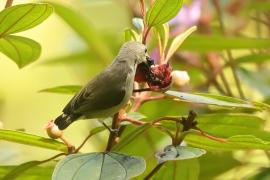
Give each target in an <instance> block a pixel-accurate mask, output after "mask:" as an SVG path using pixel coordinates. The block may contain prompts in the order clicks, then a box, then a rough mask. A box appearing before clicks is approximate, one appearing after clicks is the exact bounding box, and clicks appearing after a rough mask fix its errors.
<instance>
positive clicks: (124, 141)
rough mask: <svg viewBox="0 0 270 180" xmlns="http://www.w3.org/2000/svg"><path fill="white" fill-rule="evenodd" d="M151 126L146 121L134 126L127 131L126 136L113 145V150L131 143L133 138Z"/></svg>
mask: <svg viewBox="0 0 270 180" xmlns="http://www.w3.org/2000/svg"><path fill="white" fill-rule="evenodd" d="M150 127H151V124H149V123H147V124H144V125H142V126H140V127H138V128H135V129H134V130H133V131H131V132H129V133H128V134H127V135H126V136H124V137H122V138H121V141H120V142H119V143H118V144H116V145H115V146H113V148H112V150H113V151H119V150H121V149H122V148H124V147H125V146H127V145H128V144H129V143H131V142H132V141H133V140H135V139H136V138H138V137H139V136H140V135H141V134H143V133H144V132H145V131H147V130H148V129H149V128H150Z"/></svg>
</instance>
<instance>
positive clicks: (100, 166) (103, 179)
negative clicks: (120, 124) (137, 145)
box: [52, 152, 146, 180]
mask: <svg viewBox="0 0 270 180" xmlns="http://www.w3.org/2000/svg"><path fill="white" fill-rule="evenodd" d="M145 167H146V164H145V161H144V159H143V158H141V157H136V156H129V155H125V154H119V153H116V152H108V153H106V152H100V153H87V154H72V155H69V156H67V157H66V158H64V159H63V160H61V161H60V162H59V163H58V164H57V166H56V167H55V169H54V172H53V176H52V180H69V179H70V180H71V179H78V180H79V179H92V180H107V179H117V180H127V179H130V178H132V177H135V176H138V175H139V174H141V173H142V172H143V171H144V170H145Z"/></svg>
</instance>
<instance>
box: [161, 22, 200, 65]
mask: <svg viewBox="0 0 270 180" xmlns="http://www.w3.org/2000/svg"><path fill="white" fill-rule="evenodd" d="M196 30H197V27H196V26H192V27H191V28H189V29H188V30H186V31H185V32H183V33H181V34H180V35H178V36H176V37H175V38H174V39H173V41H172V44H171V46H170V48H169V50H168V53H167V55H166V59H165V60H166V61H168V60H169V59H170V58H171V57H172V55H173V54H174V53H175V52H176V51H177V49H178V48H179V47H180V45H181V44H182V43H183V42H184V40H185V39H186V38H187V37H188V36H189V35H190V34H191V33H193V32H194V31H196Z"/></svg>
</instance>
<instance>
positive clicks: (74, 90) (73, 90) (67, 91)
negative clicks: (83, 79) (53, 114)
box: [39, 85, 82, 94]
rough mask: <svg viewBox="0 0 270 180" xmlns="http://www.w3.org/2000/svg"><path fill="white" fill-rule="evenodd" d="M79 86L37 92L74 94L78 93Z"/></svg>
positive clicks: (66, 86)
mask: <svg viewBox="0 0 270 180" xmlns="http://www.w3.org/2000/svg"><path fill="white" fill-rule="evenodd" d="M81 88H82V86H80V85H65V86H56V87H52V88H47V89H42V90H40V91H39V92H48V93H58V94H75V93H77V92H79V91H80V89H81Z"/></svg>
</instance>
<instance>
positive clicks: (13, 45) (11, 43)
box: [0, 35, 41, 68]
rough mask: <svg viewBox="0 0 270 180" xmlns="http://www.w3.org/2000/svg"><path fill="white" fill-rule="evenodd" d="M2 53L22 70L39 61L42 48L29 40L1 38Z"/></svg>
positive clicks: (10, 37)
mask: <svg viewBox="0 0 270 180" xmlns="http://www.w3.org/2000/svg"><path fill="white" fill-rule="evenodd" d="M0 51H1V52H2V53H4V54H5V55H6V56H8V57H9V58H10V59H12V60H13V61H14V62H15V63H16V64H17V65H18V67H19V68H22V67H24V66H26V65H27V64H30V63H32V62H34V61H35V60H37V59H38V57H39V56H40V53H41V47H40V45H39V43H37V42H36V41H34V40H31V39H29V38H25V37H21V36H12V35H8V36H5V37H4V38H0Z"/></svg>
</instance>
